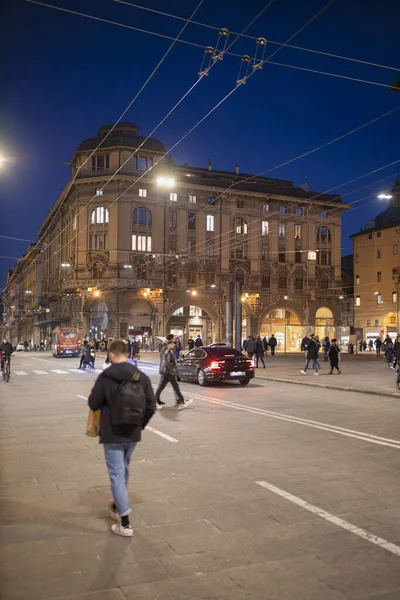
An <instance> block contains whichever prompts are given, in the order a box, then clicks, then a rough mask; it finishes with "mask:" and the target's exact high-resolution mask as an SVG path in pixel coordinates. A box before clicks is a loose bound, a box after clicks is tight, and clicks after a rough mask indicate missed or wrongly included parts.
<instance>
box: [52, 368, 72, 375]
mask: <svg viewBox="0 0 400 600" xmlns="http://www.w3.org/2000/svg"><path fill="white" fill-rule="evenodd" d="M50 370H51V372H52V373H57V374H58V375H68V372H67V371H62V370H61V369H50Z"/></svg>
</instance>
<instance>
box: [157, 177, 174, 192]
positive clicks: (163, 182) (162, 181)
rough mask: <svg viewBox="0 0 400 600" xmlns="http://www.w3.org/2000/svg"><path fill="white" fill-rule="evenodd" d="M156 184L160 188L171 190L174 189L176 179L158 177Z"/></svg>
mask: <svg viewBox="0 0 400 600" xmlns="http://www.w3.org/2000/svg"><path fill="white" fill-rule="evenodd" d="M156 183H157V185H158V187H163V188H167V189H170V188H173V187H174V185H175V179H174V178H173V177H166V176H161V177H157V179H156Z"/></svg>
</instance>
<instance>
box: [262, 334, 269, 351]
mask: <svg viewBox="0 0 400 600" xmlns="http://www.w3.org/2000/svg"><path fill="white" fill-rule="evenodd" d="M262 345H263V350H264V354H265V356H268V340H267V338H266V337H265V335H264V337H263V339H262Z"/></svg>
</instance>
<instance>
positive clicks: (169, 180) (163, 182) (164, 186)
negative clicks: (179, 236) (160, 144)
mask: <svg viewBox="0 0 400 600" xmlns="http://www.w3.org/2000/svg"><path fill="white" fill-rule="evenodd" d="M156 184H157V187H158V188H159V189H160V190H162V191H163V192H164V256H163V288H164V289H165V290H166V289H167V275H166V272H165V267H166V254H167V193H168V190H171V189H172V188H173V187H174V185H175V179H174V178H173V177H169V176H166V175H160V176H159V177H157V179H156ZM163 309H164V307H163ZM164 326H165V324H164Z"/></svg>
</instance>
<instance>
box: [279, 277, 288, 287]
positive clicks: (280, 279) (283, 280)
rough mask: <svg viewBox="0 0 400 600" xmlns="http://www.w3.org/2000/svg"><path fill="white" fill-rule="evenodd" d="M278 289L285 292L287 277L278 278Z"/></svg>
mask: <svg viewBox="0 0 400 600" xmlns="http://www.w3.org/2000/svg"><path fill="white" fill-rule="evenodd" d="M278 287H279V289H280V290H286V288H287V277H278Z"/></svg>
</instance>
